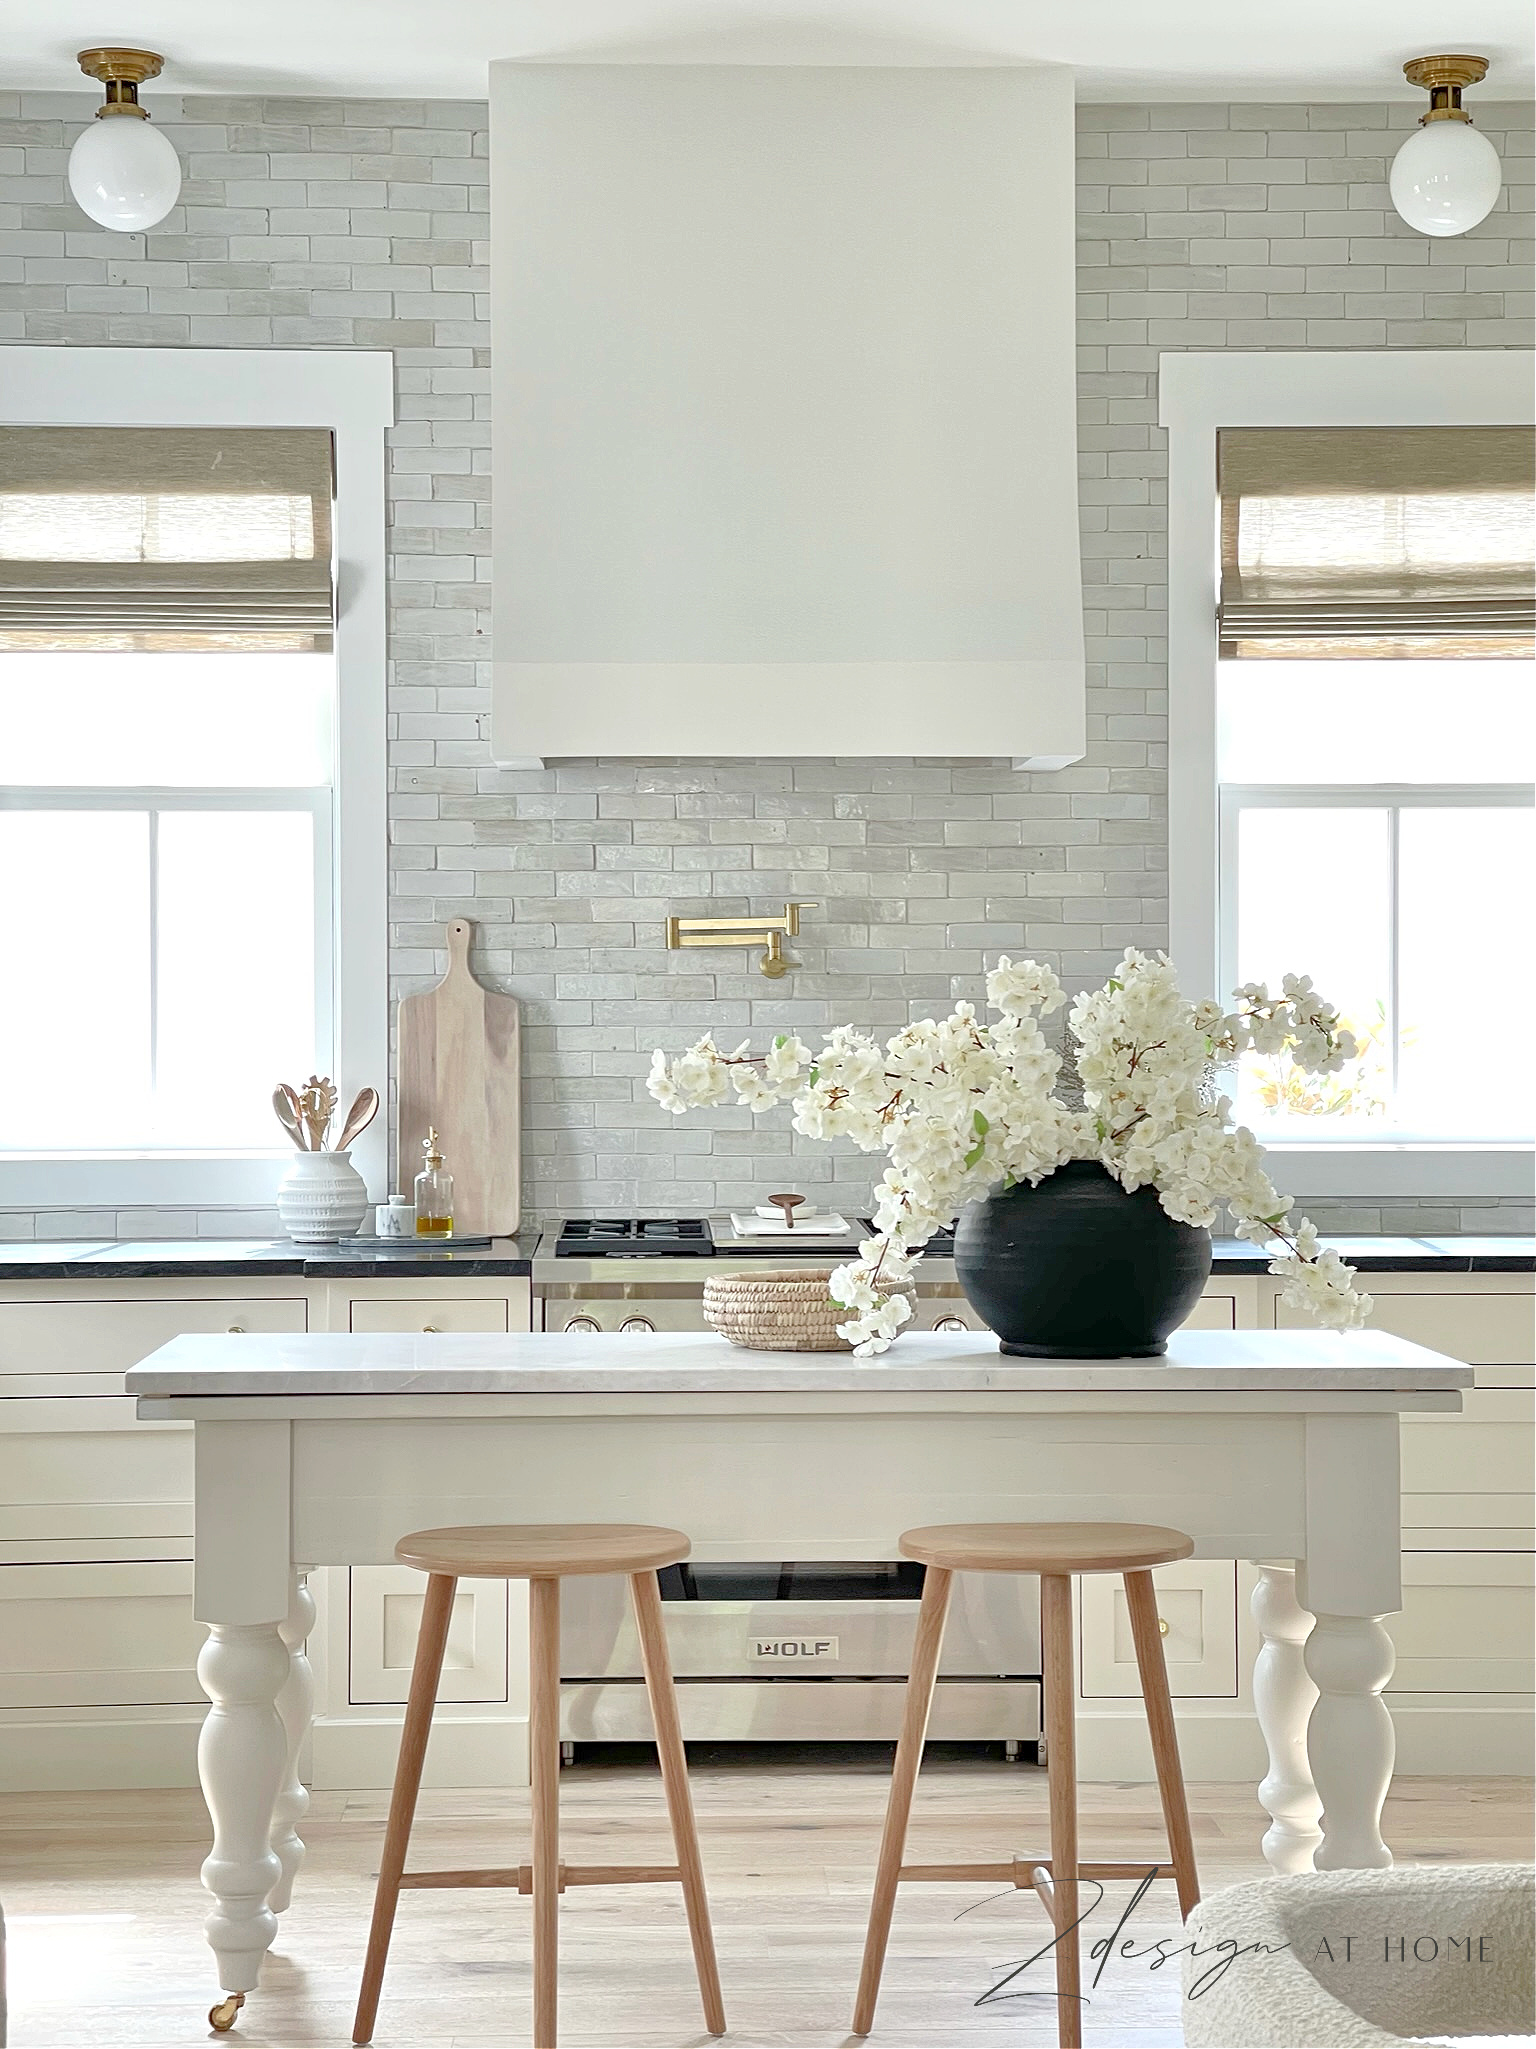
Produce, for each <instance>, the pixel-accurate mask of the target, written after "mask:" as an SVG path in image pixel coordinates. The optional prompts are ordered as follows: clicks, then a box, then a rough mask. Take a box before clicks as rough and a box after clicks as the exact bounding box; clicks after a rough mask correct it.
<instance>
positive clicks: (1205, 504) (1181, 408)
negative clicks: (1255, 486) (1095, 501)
mask: <svg viewBox="0 0 1536 2049" xmlns="http://www.w3.org/2000/svg"><path fill="white" fill-rule="evenodd" d="M1533 373H1536V352H1532V351H1531V350H1528V349H1383V350H1377V349H1342V350H1326V349H1308V350H1297V351H1294V352H1289V351H1268V352H1261V351H1252V352H1245V351H1242V350H1237V349H1226V350H1222V351H1220V352H1208V351H1205V350H1188V351H1184V352H1181V353H1178V354H1169V355H1163V356H1160V357H1159V358H1158V421H1159V424H1160V425H1161V426H1163V427H1164V428H1166V429H1167V433H1168V893H1169V902H1168V930H1169V950H1170V952H1171V953H1172V956H1173V958H1174V960H1175V961H1176V962H1177V963H1178V966H1179V969H1180V972H1181V974H1182V976H1183V978H1184V982H1185V985H1186V987H1187V988H1189V989H1190V990H1191V991H1193V992H1195V993H1197V994H1200V995H1206V994H1210V995H1215V994H1218V993H1220V992H1221V983H1220V973H1221V966H1222V963H1221V958H1220V894H1219V876H1220V817H1219V796H1218V786H1217V775H1216V662H1217V632H1216V603H1217V593H1218V574H1219V566H1218V565H1219V537H1220V524H1219V522H1220V512H1219V505H1218V500H1217V492H1216V435H1217V432H1218V430H1219V429H1220V428H1222V427H1400V426H1469V427H1484V426H1510V425H1525V424H1527V423H1530V422H1532V421H1533V420H1536V405H1533V397H1532V394H1533V382H1532V379H1533ZM1298 965H1299V966H1300V967H1303V968H1304V966H1305V963H1304V962H1303V963H1299V964H1298ZM1268 1150H1269V1151H1270V1152H1271V1153H1272V1154H1273V1155H1274V1156H1275V1161H1276V1167H1277V1171H1278V1173H1279V1174H1280V1176H1281V1178H1282V1180H1283V1184H1284V1186H1285V1188H1286V1189H1287V1191H1288V1192H1291V1193H1294V1194H1296V1195H1298V1196H1300V1197H1307V1196H1315V1195H1326V1196H1334V1197H1361V1198H1366V1199H1369V1198H1373V1197H1377V1196H1393V1195H1418V1196H1440V1197H1445V1198H1447V1199H1450V1200H1461V1199H1467V1198H1476V1197H1479V1196H1499V1195H1522V1194H1524V1195H1528V1194H1529V1193H1530V1189H1531V1168H1532V1158H1531V1152H1530V1149H1529V1148H1528V1147H1526V1146H1523V1145H1514V1144H1511V1145H1507V1146H1501V1145H1475V1146H1473V1145H1468V1146H1434V1145H1409V1144H1406V1143H1405V1144H1374V1145H1373V1144H1364V1143H1362V1144H1357V1145H1338V1144H1334V1145H1329V1146H1322V1145H1312V1146H1303V1145H1283V1144H1281V1145H1273V1146H1270V1147H1269V1148H1268Z"/></svg>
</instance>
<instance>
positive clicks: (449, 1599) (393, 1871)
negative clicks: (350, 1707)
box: [352, 1572, 458, 2042]
mask: <svg viewBox="0 0 1536 2049" xmlns="http://www.w3.org/2000/svg"><path fill="white" fill-rule="evenodd" d="M457 1585H458V1581H457V1580H455V1579H451V1578H450V1577H449V1576H448V1575H447V1574H446V1573H441V1572H434V1573H431V1574H430V1575H429V1576H428V1579H427V1592H426V1598H425V1600H424V1601H423V1602H422V1607H421V1627H420V1629H419V1630H418V1631H417V1632H416V1662H415V1664H414V1665H413V1666H412V1668H411V1691H410V1695H409V1698H408V1699H407V1701H406V1707H405V1724H404V1727H403V1728H402V1729H401V1731H400V1759H399V1762H398V1763H397V1764H396V1766H395V1788H394V1791H393V1793H392V1794H391V1795H390V1800H389V1821H388V1824H387V1825H386V1827H385V1830H384V1853H383V1855H382V1856H381V1857H380V1859H379V1882H378V1885H377V1887H376V1889H375V1891H374V1895H373V1924H372V1926H371V1927H370V1928H369V1930H368V1954H367V1957H366V1959H365V1960H364V1963H363V1983H362V1989H361V1990H360V1992H359V1993H358V1996H357V2019H356V2021H355V2022H354V2024H353V2028H352V2039H353V2041H354V2042H371V2041H372V2040H373V2023H374V2018H375V2016H376V2015H377V2013H378V2010H379V1988H380V1986H381V1985H382V1984H383V1982H384V1965H385V1962H386V1960H387V1959H388V1956H389V1937H390V1932H391V1930H392V1929H393V1928H394V1925H395V1906H396V1903H397V1902H398V1900H399V1898H400V1875H401V1873H402V1872H403V1871H404V1870H405V1853H406V1848H407V1845H408V1844H409V1842H410V1839H411V1821H412V1819H413V1817H414V1816H415V1813H416V1795H417V1793H418V1791H419V1790H420V1787H421V1767H422V1761H423V1760H424V1758H425V1757H426V1754H427V1738H428V1736H429V1735H430V1734H431V1733H432V1710H433V1708H434V1706H435V1705H436V1703H437V1682H438V1679H439V1677H440V1676H441V1674H442V1669H443V1653H444V1651H445V1650H446V1649H447V1647H448V1623H449V1620H450V1618H451V1616H452V1614H453V1595H454V1589H455V1588H456V1587H457Z"/></svg>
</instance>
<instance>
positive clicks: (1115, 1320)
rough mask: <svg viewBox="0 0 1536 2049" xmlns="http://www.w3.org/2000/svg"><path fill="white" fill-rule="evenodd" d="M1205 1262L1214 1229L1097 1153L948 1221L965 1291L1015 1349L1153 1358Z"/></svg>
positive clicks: (1182, 1312)
mask: <svg viewBox="0 0 1536 2049" xmlns="http://www.w3.org/2000/svg"><path fill="white" fill-rule="evenodd" d="M1210 1271H1211V1234H1210V1232H1209V1231H1203V1230H1196V1229H1195V1227H1194V1226H1193V1225H1192V1224H1179V1223H1175V1222H1174V1220H1173V1218H1172V1217H1170V1216H1169V1214H1168V1212H1167V1211H1166V1210H1165V1209H1164V1208H1163V1207H1162V1204H1161V1203H1160V1202H1159V1201H1158V1198H1157V1190H1156V1189H1155V1188H1138V1189H1137V1190H1136V1192H1135V1194H1134V1195H1127V1194H1126V1192H1125V1190H1124V1189H1123V1188H1122V1187H1121V1186H1120V1184H1119V1182H1118V1181H1116V1180H1115V1178H1114V1177H1113V1175H1111V1174H1110V1173H1108V1172H1107V1171H1106V1170H1105V1169H1104V1168H1103V1167H1101V1166H1100V1165H1099V1163H1098V1162H1097V1160H1069V1161H1068V1162H1067V1164H1066V1165H1065V1166H1064V1167H1058V1168H1057V1170H1056V1172H1055V1173H1054V1174H1048V1175H1047V1176H1046V1177H1045V1179H1044V1180H1043V1181H1042V1182H1040V1184H1039V1185H1038V1187H1034V1188H1031V1187H1029V1185H1028V1184H1027V1183H1021V1184H1020V1186H1019V1187H1017V1188H1010V1189H1009V1190H1008V1192H1007V1194H1006V1195H993V1196H990V1197H988V1199H987V1200H986V1201H985V1202H971V1203H967V1204H966V1206H965V1208H964V1209H963V1210H961V1212H960V1216H959V1219H958V1221H957V1223H956V1225H955V1274H956V1277H957V1278H958V1280H959V1282H960V1285H961V1287H962V1288H963V1289H964V1290H965V1294H966V1299H967V1300H968V1301H969V1303H970V1305H971V1307H972V1308H973V1309H974V1310H975V1311H976V1313H977V1315H978V1316H980V1317H981V1318H982V1319H983V1321H984V1322H985V1323H986V1324H987V1325H988V1327H989V1328H990V1329H992V1330H995V1331H996V1332H997V1335H998V1337H999V1339H1000V1340H1001V1341H1002V1349H1003V1350H1004V1351H1005V1352H1009V1353H1012V1354H1013V1355H1014V1356H1015V1357H1016V1358H1023V1359H1155V1358H1158V1357H1160V1356H1161V1355H1162V1354H1163V1353H1164V1352H1166V1351H1167V1349H1168V1334H1169V1332H1170V1331H1174V1330H1177V1329H1178V1327H1179V1325H1180V1324H1181V1323H1182V1322H1183V1321H1184V1319H1185V1317H1186V1316H1188V1314H1189V1312H1190V1310H1191V1309H1192V1308H1193V1307H1194V1305H1195V1303H1196V1302H1197V1301H1198V1300H1199V1298H1200V1291H1201V1289H1202V1288H1203V1287H1204V1286H1205V1282H1206V1277H1207V1275H1208V1274H1209V1273H1210Z"/></svg>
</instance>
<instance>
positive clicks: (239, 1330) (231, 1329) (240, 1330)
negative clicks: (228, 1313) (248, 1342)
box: [226, 1323, 245, 1338]
mask: <svg viewBox="0 0 1536 2049" xmlns="http://www.w3.org/2000/svg"><path fill="white" fill-rule="evenodd" d="M226 1334H227V1335H228V1336H229V1337H232V1338H240V1337H244V1336H245V1325H244V1324H243V1323H231V1324H229V1325H227V1326H226Z"/></svg>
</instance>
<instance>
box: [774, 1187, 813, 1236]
mask: <svg viewBox="0 0 1536 2049" xmlns="http://www.w3.org/2000/svg"><path fill="white" fill-rule="evenodd" d="M768 1200H769V1201H770V1202H775V1203H777V1204H778V1206H779V1208H780V1209H781V1210H783V1212H784V1228H785V1230H786V1231H792V1230H793V1229H794V1228H795V1211H796V1210H797V1209H798V1208H799V1207H800V1205H801V1203H802V1202H804V1201H805V1197H804V1196H803V1195H770V1196H769V1198H768Z"/></svg>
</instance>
